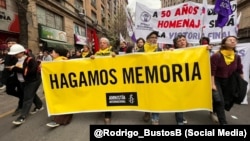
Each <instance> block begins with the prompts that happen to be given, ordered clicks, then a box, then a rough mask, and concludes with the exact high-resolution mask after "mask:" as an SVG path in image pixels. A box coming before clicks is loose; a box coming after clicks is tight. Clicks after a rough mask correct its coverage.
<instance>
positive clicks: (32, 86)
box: [8, 44, 44, 125]
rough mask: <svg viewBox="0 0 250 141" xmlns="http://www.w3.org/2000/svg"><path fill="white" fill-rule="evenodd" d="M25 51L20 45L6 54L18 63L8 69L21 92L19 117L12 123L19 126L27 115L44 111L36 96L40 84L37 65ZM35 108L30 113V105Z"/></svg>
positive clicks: (14, 46)
mask: <svg viewBox="0 0 250 141" xmlns="http://www.w3.org/2000/svg"><path fill="white" fill-rule="evenodd" d="M25 52H26V49H25V48H24V47H23V46H22V45H20V44H14V45H12V47H11V48H10V51H9V52H8V54H9V55H13V56H15V57H16V58H17V59H18V61H17V62H16V64H15V65H12V66H9V67H8V69H9V70H11V71H13V72H14V73H15V74H16V77H17V80H18V83H19V85H20V88H21V90H22V92H23V106H22V109H21V114H20V116H19V117H18V118H17V119H16V120H14V121H13V122H12V123H13V124H15V125H21V124H22V123H24V122H25V120H26V118H27V116H28V115H29V113H31V114H35V113H36V112H38V111H41V110H43V109H44V107H43V103H42V101H41V99H40V98H39V96H38V95H37V93H36V92H37V90H38V88H39V86H40V84H41V78H40V76H39V75H38V72H37V68H38V64H37V62H36V60H35V58H33V57H30V56H28V55H27V54H26V53H25ZM33 102H34V104H35V108H34V109H33V111H31V112H30V109H31V106H32V103H33Z"/></svg>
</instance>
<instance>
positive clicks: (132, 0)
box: [128, 0, 161, 12]
mask: <svg viewBox="0 0 250 141" xmlns="http://www.w3.org/2000/svg"><path fill="white" fill-rule="evenodd" d="M136 2H139V3H142V4H144V5H146V6H147V7H149V8H151V9H158V8H161V0H128V7H129V8H130V9H131V10H132V11H133V12H134V11H135V4H136Z"/></svg>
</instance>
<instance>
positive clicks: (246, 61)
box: [211, 43, 250, 104]
mask: <svg viewBox="0 0 250 141" xmlns="http://www.w3.org/2000/svg"><path fill="white" fill-rule="evenodd" d="M219 47H220V46H215V47H213V49H212V52H211V54H213V53H215V52H216V51H218V50H219ZM236 50H237V53H238V55H239V56H240V57H241V61H242V65H243V73H244V79H245V80H246V81H247V82H248V86H247V92H248V91H249V76H250V43H238V45H237V47H236ZM242 103H244V104H247V103H248V101H247V96H246V97H245V99H244V101H243V102H242Z"/></svg>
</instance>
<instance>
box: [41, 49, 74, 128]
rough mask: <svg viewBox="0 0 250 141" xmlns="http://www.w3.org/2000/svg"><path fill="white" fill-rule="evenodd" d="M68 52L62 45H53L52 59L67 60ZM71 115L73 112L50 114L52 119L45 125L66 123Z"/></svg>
mask: <svg viewBox="0 0 250 141" xmlns="http://www.w3.org/2000/svg"><path fill="white" fill-rule="evenodd" d="M68 52H69V51H68V50H67V49H65V48H64V47H62V46H57V47H55V48H54V49H53V50H52V53H51V56H52V58H53V61H61V60H68V58H67V57H66V56H67V54H68ZM72 117H73V114H65V115H56V116H52V121H51V122H49V123H47V124H46V125H47V126H48V127H52V128H54V127H58V126H60V125H66V124H69V123H70V122H71V120H72Z"/></svg>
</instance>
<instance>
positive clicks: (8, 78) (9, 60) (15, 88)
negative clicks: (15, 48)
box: [1, 38, 23, 116]
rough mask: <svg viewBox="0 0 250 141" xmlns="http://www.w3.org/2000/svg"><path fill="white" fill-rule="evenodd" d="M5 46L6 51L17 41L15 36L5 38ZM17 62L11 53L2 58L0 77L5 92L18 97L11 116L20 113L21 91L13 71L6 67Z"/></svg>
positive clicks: (21, 103)
mask: <svg viewBox="0 0 250 141" xmlns="http://www.w3.org/2000/svg"><path fill="white" fill-rule="evenodd" d="M6 42H7V47H8V49H7V50H8V51H9V50H10V48H11V46H12V45H14V44H16V43H17V39H15V38H8V39H7V41H6ZM16 62H17V58H16V57H15V56H12V55H6V56H5V59H4V66H5V69H4V70H3V77H2V79H1V81H2V84H4V85H5V86H6V93H7V94H8V95H11V96H14V97H17V98H18V105H17V108H16V110H15V111H14V113H13V114H12V116H16V115H18V114H20V112H21V109H22V106H23V92H22V91H21V89H20V86H19V84H18V80H17V77H16V76H15V73H13V71H11V70H9V69H7V68H9V67H10V66H13V65H15V64H16Z"/></svg>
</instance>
